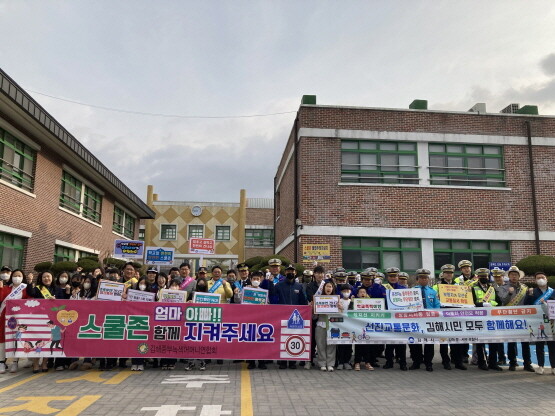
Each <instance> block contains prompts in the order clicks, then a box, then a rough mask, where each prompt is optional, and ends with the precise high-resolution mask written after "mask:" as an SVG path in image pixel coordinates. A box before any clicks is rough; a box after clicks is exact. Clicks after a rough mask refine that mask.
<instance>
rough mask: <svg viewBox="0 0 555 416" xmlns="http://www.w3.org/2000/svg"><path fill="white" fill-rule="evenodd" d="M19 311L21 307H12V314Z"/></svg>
mask: <svg viewBox="0 0 555 416" xmlns="http://www.w3.org/2000/svg"><path fill="white" fill-rule="evenodd" d="M19 310H21V307H20V306H14V307H13V308H12V311H14V312H17V311H19Z"/></svg>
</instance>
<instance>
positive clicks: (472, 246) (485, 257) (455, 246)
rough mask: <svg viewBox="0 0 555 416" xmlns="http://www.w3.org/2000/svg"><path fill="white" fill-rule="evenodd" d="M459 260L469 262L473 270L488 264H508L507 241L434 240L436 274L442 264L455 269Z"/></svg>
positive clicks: (508, 248)
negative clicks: (452, 265)
mask: <svg viewBox="0 0 555 416" xmlns="http://www.w3.org/2000/svg"><path fill="white" fill-rule="evenodd" d="M461 260H470V261H471V262H472V268H473V269H474V270H475V269H477V268H480V267H488V266H489V262H510V261H511V251H510V246H509V243H508V242H507V241H482V240H478V241H471V240H434V263H435V265H434V267H435V269H436V273H439V270H440V268H441V266H443V265H444V264H454V265H455V267H456V266H457V264H458V263H459V261H461Z"/></svg>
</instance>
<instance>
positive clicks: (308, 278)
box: [301, 269, 314, 293]
mask: <svg viewBox="0 0 555 416" xmlns="http://www.w3.org/2000/svg"><path fill="white" fill-rule="evenodd" d="M313 276H314V272H313V271H312V270H309V269H306V270H304V271H303V281H302V282H301V283H302V285H303V290H304V293H306V289H307V288H308V285H309V284H310V282H312V277H313Z"/></svg>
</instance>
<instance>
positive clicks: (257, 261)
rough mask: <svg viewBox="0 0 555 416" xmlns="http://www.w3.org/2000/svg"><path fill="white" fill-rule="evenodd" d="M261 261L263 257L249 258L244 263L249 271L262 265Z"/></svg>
mask: <svg viewBox="0 0 555 416" xmlns="http://www.w3.org/2000/svg"><path fill="white" fill-rule="evenodd" d="M263 260H264V257H262V256H255V257H251V258H250V259H247V260H245V263H246V265H247V266H249V269H252V267H253V266H255V265H257V264H260V263H262V261H263Z"/></svg>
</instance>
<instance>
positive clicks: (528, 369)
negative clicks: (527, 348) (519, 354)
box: [524, 364, 536, 373]
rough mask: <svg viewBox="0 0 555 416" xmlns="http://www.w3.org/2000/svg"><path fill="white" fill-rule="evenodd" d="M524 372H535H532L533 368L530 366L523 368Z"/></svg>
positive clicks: (533, 371)
mask: <svg viewBox="0 0 555 416" xmlns="http://www.w3.org/2000/svg"><path fill="white" fill-rule="evenodd" d="M524 371H529V372H531V373H535V372H536V370H534V367H532V366H531V365H530V364H528V365H525V366H524Z"/></svg>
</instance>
